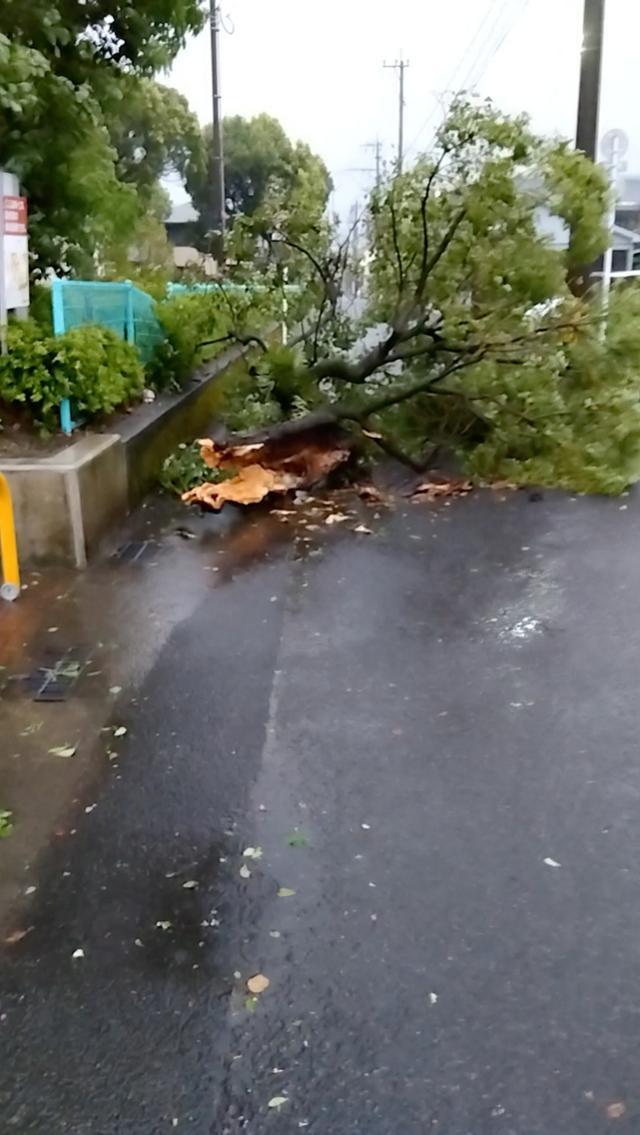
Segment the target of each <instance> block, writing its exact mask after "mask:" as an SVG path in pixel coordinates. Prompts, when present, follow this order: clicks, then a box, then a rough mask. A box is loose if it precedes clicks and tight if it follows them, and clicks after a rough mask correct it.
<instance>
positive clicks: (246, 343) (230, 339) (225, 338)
mask: <svg viewBox="0 0 640 1135" xmlns="http://www.w3.org/2000/svg"><path fill="white" fill-rule="evenodd" d="M214 343H240V344H241V345H242V346H243V347H250V346H251V344H252V343H255V345H256V346H257V347H260V350H261V351H264V352H265V353H266V352H267V351H268V350H269V348H268V347H267V344H266V343H265V341H264V339H261V338H260V336H259V335H241V334H240V333H239V332H236V331H229V332H228V333H227V334H226V335H220V336H219V338H218V339H203V340H202V342H201V343H198V346H197V349H198V350H199V349H200V347H210V346H212V345H213V344H214Z"/></svg>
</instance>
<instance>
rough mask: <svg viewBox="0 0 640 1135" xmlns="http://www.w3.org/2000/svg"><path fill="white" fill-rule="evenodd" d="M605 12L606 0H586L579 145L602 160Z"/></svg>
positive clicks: (587, 153) (579, 103) (577, 137)
mask: <svg viewBox="0 0 640 1135" xmlns="http://www.w3.org/2000/svg"><path fill="white" fill-rule="evenodd" d="M604 15H605V0H584V31H583V41H582V60H581V66H580V94H579V97H578V123H577V127H576V149H577V150H582V151H583V153H585V154H586V155H587V157H589V158H591V160H592V161H594V162H597V160H598V134H599V122H600V87H601V81H602V48H603V44H604Z"/></svg>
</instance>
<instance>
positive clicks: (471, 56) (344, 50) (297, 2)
mask: <svg viewBox="0 0 640 1135" xmlns="http://www.w3.org/2000/svg"><path fill="white" fill-rule="evenodd" d="M221 3H222V8H221V10H222V14H223V18H224V22H225V24H226V25H227V27H228V29H229V30H230V31H232V32H233V34H223V36H222V42H221V51H222V94H223V111H224V113H225V114H242V115H247V116H251V115H254V114H259V113H260V112H262V111H266V112H267V113H269V114H272V115H274V116H275V117H276V118H279V119H280V121H281V122H282V124H283V126H284V127H285V129H286V130H287V132H288V133H289V135H290V136H291V137H292V138H294V139H297V138H300V139H303V140H304V141H306V142H308V143H309V144H310V145H311V146H312V148H313V149H314V150H316V151H317V152H318V153H320V154H321V155H322V157H323V158H324V160H325V161H326V163H327V165H328V166H329V168H330V170H331V173H332V176H333V179H334V182H335V185H336V194H335V205H336V207H338V208H339V209H340V211H342V212H344V211H345V210H346V209H347V208H348V206H349V204H350V203H351V202H352V201H353V200H355V199H356V198H357V197H358V196H362V194H363V192H364V191H365V190H366V188H367V186H368V185H370V184H371V180H372V178H371V175H370V174H368V173H358V172H353V171H352V170H353V167H367V166H371V165H372V161H373V154H372V151H371V150H365V149H363V144H364V143H366V142H370V141H373V140H374V139H375V138H376V135H377V136H378V137H379V138H380V139H381V141H382V143H383V153H384V156H385V158H386V159H387V160H389V161H392V160H393V158H394V156H395V147H396V137H397V76H396V73H395V72H394V71H390V70H384V69H383V67H382V63H383V61H384V60H386V61H387V62H393V61H394V60H395V59H397V58H399V57H400V55H401V53H402V54H404V57H405V58H407V59H408V60H409V62H410V66H409V69H408V71H407V72H406V112H405V113H406V120H405V121H406V126H405V144H406V146H407V150H408V154H409V156H411V154H415V153H416V152H419V151H420V149H421V148H425V147H426V146H427V144H428V142H429V139H430V137H431V136H432V133H433V130H434V128H435V126H436V125H437V123H438V122H439V120H440V117H441V114H442V111H441V105H442V100H443V96H446V94H447V92H448V93H449V94H450V93H451V91H452V90H456V89H459V88H460V87H462V86H464V87H465V88H466V89H476V90H478V91H479V92H480V93H481V94H483V95H490V96H491V97H492V98H493V99H495V101H496V102H497V103H498V104H499V105H500V106H502V107H504V108H505V109H507V110H509V111H514V112H515V111H520V110H526V111H528V112H529V114H530V115H531V116H532V118H533V121H534V124H535V125H536V127H538V128H539V129H541V130H544V131H545V132H557V133H560V134H563V135H566V136H573V133H574V129H575V117H576V104H577V89H578V68H579V51H580V43H581V36H582V8H583V0H447V2H445V3H443V2H442V0H392V2H391V3H389V2H388V0H385V2H384V3H383V2H382V0H323V2H322V3H314V4H311V3H309V2H308V0H221ZM607 8H608V12H607V29H606V46H605V62H604V76H603V102H602V119H601V126H602V131H603V132H604V131H605V130H607V129H609V128H611V127H614V126H615V127H620V128H621V129H623V130H625V131H626V132H627V133H628V134H629V136H630V139H631V150H630V153H629V159H630V162H629V164H630V171H632V172H636V171H637V172H640V100H639V99H638V75H639V74H640V66H639V65H640V0H607ZM169 81H170V82H171V83H172V84H173V85H174V86H176V87H177V88H178V89H179V90H180V91H182V93H183V94H185V95H186V97H187V98H188V100H189V103H190V105H191V107H192V108H193V110H194V111H196V113H197V114H198V116H199V118H200V119H201V121H202V122H207V121H211V84H210V55H209V33H208V30H207V31H205V32H204V33H203V34H202V35H201V36H199V37H198V38H197V39H194V40H192V41H191V42H190V43H189V44H188V46H187V47H186V49H185V50H184V51H183V52H182V53H181V54H180V56H179V57H178V59H177V60H176V62H175V65H174V67H173V69H172V71H171V74H170V79H169ZM174 195H175V197H176V199H181V198H183V197H184V194H183V192H182V191H181V190H180V189H177V188H176V190H175V193H174Z"/></svg>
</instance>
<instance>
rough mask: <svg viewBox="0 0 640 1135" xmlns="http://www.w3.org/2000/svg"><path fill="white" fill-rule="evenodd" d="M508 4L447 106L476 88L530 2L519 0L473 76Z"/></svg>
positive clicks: (501, 11)
mask: <svg viewBox="0 0 640 1135" xmlns="http://www.w3.org/2000/svg"><path fill="white" fill-rule="evenodd" d="M508 2H509V0H504V2H503V4H502V8H501V9H500V11H499V13H498V19H497V20H494V21H493V24H492V25H491V32H490V34H489V38H487V37H486V36H485V37H484V39H483V44H482V47H481V48H480V52H479V53H477V54H476V55H475V56H474V59H473V63H472V65H471V68H470V69H469V70H468V71H467V73H466V75H465V79H464V82H463V83H462V84H461V86H459V87H458V88H457V89H455V90H454V91H453V94H452V98H451V99H450V100H449V104H450V103H451V102H452V101H453V99H455V98H457V97H458V95H460V94H461V93H462V91H463V90H465V89H468V88H469V87H474V86H476V85H477V84H478V83H479V82H480V80H481V79H483V78H484V76H485V74H486V71H487V68H488V67H489V65H490V64H491V63H492V62H493V60H494V59H495V57H496V55H497V54H498V52H499V51H500V50H501V48H502V47H503V46H504V44H505V43H506V41H507V39H508V37H509V36H510V35H511V33H512V31H513V30H514V28H515V27H516V25H517V24H518V23H519V21H520V20H521V19H522V16H523V15H524V13H525V11H526V9H527V8H528V6H529V4H530V2H531V0H520V3H521V6H520V8H519V9H518V10H517V11H516V12H515V13H514V15H513V19H512V20H511V22H510V23H508V24H507V25H506V27H505V28H504V30H503V32H502V35H499V38H498V39H497V41H496V42H495V44H494V45H493V47H492V48H491V50H490V53H489V55H488V56H487V57H486V58H485V59H484V61H483V62H482V64H481V68H480V70H479V71H478V72H477V73H476V74H475V75H474V70H475V68H476V67H477V64H478V62H479V61H480V60H481V59H482V57H483V55H484V52H485V51H486V48H487V47H489V46H490V43H491V38H490V37H491V35H492V34H493V33H494V32H495V31H496V30H499V24H500V20H501V18H502V16H503V15H504V14H505V12H506V5H507V3H508ZM490 15H491V10H488V11H487V12H486V13H485V19H484V21H483V22H482V24H481V25H480V27H479V28H478V33H480V32H481V30H482V27H483V26H484V24H486V22H487V19H488V17H489V16H490ZM477 38H478V35H477V34H476V36H475V39H476V40H477ZM467 54H468V50H467V51H466V52H465V55H467ZM463 58H464V57H463ZM459 70H460V66H459V65H458V66H457V67H456V68H455V71H454V72H453V74H454V75H455V74H457V72H458V71H459ZM441 109H442V108H441ZM436 114H437V109H436V108H434V109H433V110H432V111H431V114H430V115H429V117H428V118H427V119H426V121H425V122H424V123H423V124H422V126H421V127H420V130H419V131H418V133H417V135H416V136H415V138H414V140H413V142H412V143H411V145H410V146H409V148H408V151H407V152H409V151H410V150H412V149H413V148H414V146H415V144H416V142H417V141H418V139H419V138H420V137H421V135H422V134H423V133H424V131H425V130H426V129H427V127H428V126H429V124H430V123H431V122H432V121H433V119H434V118H435V116H436ZM445 117H446V112H445V113H443V114H442V117H441V120H440V123H439V124H438V125H440V124H441V123H442V122H443V121H444V119H445ZM436 130H437V127H436ZM435 133H436V131H434V132H433V135H432V137H431V139H430V142H429V145H431V142H432V141H433V138H434V137H435Z"/></svg>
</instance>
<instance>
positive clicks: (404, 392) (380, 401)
mask: <svg viewBox="0 0 640 1135" xmlns="http://www.w3.org/2000/svg"><path fill="white" fill-rule="evenodd" d="M482 358H484V351H482V352H478V354H477V356H476V357H475V358H468V359H464V360H459V361H458V362H455V363H451V365H450V366H448V367H445V368H444V370H442V371H440V374H436V375H431V376H430V377H429V378H422V379H420V381H419V382H414V383H412V384H411V385H410V386H406V387H404V389H401V390H398V389H397V388H396V389H395V390H394V389H391V390H387V391H386V392H385V394H383V395H381V396H380V397H379V398H370V399H368V400H367V404H366V406H363V407H360V408H355V407H349V406H340V405H338V406H336V407H335V408H334V413H335V416H336V419H337V420H338V421H340V420H345V421H351V422H363V421H366V419H367V418H369V417H371V415H372V414H380V413H382V411H383V410H388V409H389V408H390V407H391V406H397V405H399V403H401V402H406V401H408V399H409V398H415V396H416V394H424V393H426V392H427V391H429V390H432V389H433V387H434V386H436V385H437V384H438V383H439V382H442V381H443V379H445V378H448V377H449V375H450V374H455V373H456V372H457V371H460V370H465V369H466V367H470V366H474V365H475V363H477V362H480V360H481V359H482Z"/></svg>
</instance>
